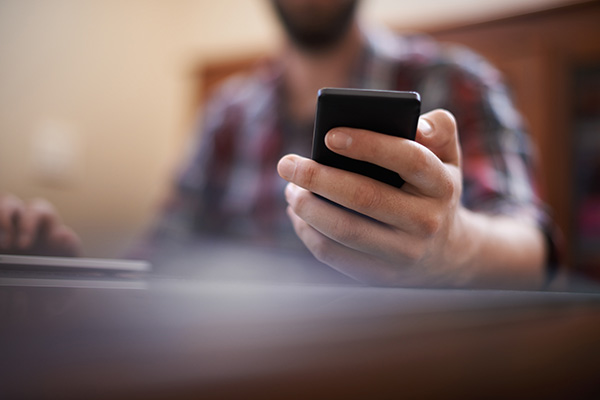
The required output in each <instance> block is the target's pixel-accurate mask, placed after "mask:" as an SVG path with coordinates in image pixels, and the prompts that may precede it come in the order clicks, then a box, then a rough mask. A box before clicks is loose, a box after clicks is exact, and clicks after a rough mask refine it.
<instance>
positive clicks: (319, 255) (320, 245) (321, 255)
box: [309, 236, 332, 264]
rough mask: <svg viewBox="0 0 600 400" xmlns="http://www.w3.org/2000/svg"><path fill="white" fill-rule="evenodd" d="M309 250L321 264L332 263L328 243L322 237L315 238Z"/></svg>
mask: <svg viewBox="0 0 600 400" xmlns="http://www.w3.org/2000/svg"><path fill="white" fill-rule="evenodd" d="M309 249H310V251H311V253H312V254H313V255H314V256H315V258H316V259H317V260H319V261H321V262H322V263H324V264H329V263H330V262H331V261H332V260H331V252H330V251H329V243H328V241H327V240H326V239H325V238H324V237H323V236H318V237H316V238H315V239H314V240H313V241H312V242H311V243H310V246H309Z"/></svg>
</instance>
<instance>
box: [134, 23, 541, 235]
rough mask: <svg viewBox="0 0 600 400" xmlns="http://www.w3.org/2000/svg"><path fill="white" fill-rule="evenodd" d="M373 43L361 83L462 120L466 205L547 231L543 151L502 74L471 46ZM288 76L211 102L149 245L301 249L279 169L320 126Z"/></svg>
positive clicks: (387, 37)
mask: <svg viewBox="0 0 600 400" xmlns="http://www.w3.org/2000/svg"><path fill="white" fill-rule="evenodd" d="M365 38H366V41H365V42H366V45H365V48H364V49H363V52H362V58H361V60H360V62H359V63H358V64H357V65H356V66H355V70H354V74H353V78H352V87H356V88H369V89H389V90H409V91H416V92H419V93H420V94H421V99H422V112H427V111H429V110H433V109H436V108H445V109H447V110H449V111H450V112H452V113H453V114H454V116H455V117H456V121H457V124H458V132H459V137H460V143H461V147H462V154H463V178H464V182H463V194H462V203H463V205H464V206H465V207H467V208H468V209H471V210H474V211H479V212H484V213H490V214H505V215H510V216H512V217H519V216H520V217H522V218H526V219H530V220H533V221H537V223H539V224H540V225H541V226H546V224H547V217H546V214H545V212H544V210H543V207H542V206H541V203H540V201H539V198H538V196H537V194H536V186H535V183H534V182H535V181H534V174H533V169H534V161H533V157H532V156H533V154H534V149H533V147H532V144H531V142H530V139H529V136H528V135H527V134H526V132H525V131H524V129H523V121H522V119H521V117H520V115H519V113H518V112H517V111H516V110H515V108H514V106H513V104H512V102H511V100H510V97H509V93H508V92H507V89H506V87H505V85H504V83H503V81H502V77H501V75H500V74H499V73H498V71H497V70H496V69H494V68H493V67H492V66H491V65H489V64H488V63H487V62H486V61H485V60H484V59H482V58H481V57H479V56H478V55H476V54H474V53H473V52H471V51H469V50H467V49H465V48H463V47H459V46H444V45H440V44H438V43H437V42H435V41H433V40H432V39H430V38H428V37H425V36H406V37H404V36H398V35H395V34H391V33H386V32H377V33H373V32H370V33H368V34H366V35H365ZM281 76H282V70H281V68H280V67H279V64H278V63H277V62H267V63H263V64H261V65H259V66H257V68H256V69H255V70H254V71H252V73H250V74H246V75H242V76H236V77H234V78H232V79H230V80H228V81H227V82H226V83H225V84H224V85H223V86H222V87H221V88H220V89H219V90H218V91H217V92H216V93H215V95H214V96H212V98H211V99H210V100H209V101H208V103H207V104H206V106H205V108H204V112H203V114H202V123H201V124H200V125H199V128H198V132H197V135H196V137H195V138H196V140H195V143H194V145H192V146H191V147H190V150H191V151H190V154H189V156H188V159H187V161H186V163H185V164H184V166H183V169H182V170H181V171H180V173H179V176H178V178H177V181H176V185H175V188H174V191H173V193H172V196H171V197H170V198H169V199H168V201H167V203H166V204H165V208H164V212H163V214H162V215H161V217H160V219H159V221H158V224H157V226H156V227H155V229H154V230H153V232H152V234H151V235H150V236H149V240H148V241H146V246H152V244H153V243H156V242H157V241H160V240H161V239H165V238H171V239H172V238H184V237H185V238H187V237H190V236H198V235H200V236H201V235H210V236H211V237H214V236H225V237H228V238H244V239H248V240H250V241H252V242H255V243H262V244H275V245H281V246H298V245H301V243H300V241H299V239H298V238H296V236H295V234H294V232H293V229H292V225H291V223H290V221H289V219H288V218H287V215H286V213H285V208H286V202H285V199H284V195H283V191H284V187H285V184H286V183H285V181H284V180H283V179H281V178H280V177H279V176H278V174H277V171H276V165H277V162H278V160H279V158H280V157H281V156H283V155H284V154H287V153H289V152H294V153H297V154H300V155H304V156H309V155H310V148H311V142H312V125H313V122H312V121H307V122H306V123H304V124H302V123H297V122H293V121H292V120H291V119H290V118H289V117H288V116H287V115H286V112H285V107H284V106H282V101H283V100H282V98H283V96H282V78H281ZM315 96H316V94H315Z"/></svg>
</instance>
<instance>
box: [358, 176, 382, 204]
mask: <svg viewBox="0 0 600 400" xmlns="http://www.w3.org/2000/svg"><path fill="white" fill-rule="evenodd" d="M380 204H381V192H380V191H379V190H378V188H377V186H376V185H375V183H374V182H366V183H364V184H362V185H360V186H357V187H356V188H355V189H354V193H353V194H352V206H354V207H355V208H356V209H358V210H370V209H374V208H376V207H378V206H379V205H380Z"/></svg>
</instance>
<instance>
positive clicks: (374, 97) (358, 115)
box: [312, 88, 421, 188]
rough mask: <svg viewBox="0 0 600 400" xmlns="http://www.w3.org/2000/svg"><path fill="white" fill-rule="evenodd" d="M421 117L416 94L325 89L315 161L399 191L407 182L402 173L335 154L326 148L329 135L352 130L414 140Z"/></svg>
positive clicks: (320, 104) (320, 103)
mask: <svg viewBox="0 0 600 400" xmlns="http://www.w3.org/2000/svg"><path fill="white" fill-rule="evenodd" d="M420 113H421V98H420V95H419V94H418V93H416V92H399V91H391V90H365V89H342V88H323V89H321V90H319V93H318V98H317V113H316V118H315V127H314V132H313V144H312V159H313V160H315V161H317V162H319V163H321V164H324V165H328V166H331V167H336V168H340V169H344V170H347V171H350V172H355V173H357V174H362V175H365V176H368V177H370V178H373V179H377V180H379V181H381V182H384V183H387V184H389V185H392V186H395V187H398V188H399V187H401V186H402V185H403V184H404V180H403V179H402V178H401V177H400V175H398V173H396V172H394V171H390V170H389V169H385V168H383V167H380V166H378V165H375V164H372V163H369V162H365V161H360V160H355V159H352V158H348V157H345V156H342V155H340V154H337V153H334V152H333V151H331V150H329V149H328V148H327V146H325V135H326V134H327V132H329V130H331V129H332V128H336V127H349V128H358V129H365V130H369V131H374V132H378V133H381V134H385V135H392V136H399V137H403V138H406V139H411V140H414V139H415V134H416V132H417V123H418V121H419V115H420Z"/></svg>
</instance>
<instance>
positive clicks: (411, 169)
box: [406, 144, 429, 175]
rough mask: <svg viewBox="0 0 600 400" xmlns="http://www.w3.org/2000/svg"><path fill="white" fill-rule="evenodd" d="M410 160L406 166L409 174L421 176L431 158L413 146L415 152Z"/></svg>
mask: <svg viewBox="0 0 600 400" xmlns="http://www.w3.org/2000/svg"><path fill="white" fill-rule="evenodd" d="M410 158H411V160H410V162H408V163H407V164H406V166H407V169H408V173H409V174H411V175H420V174H422V173H423V172H424V171H425V170H426V169H427V166H428V164H429V156H428V154H427V153H425V151H423V149H421V148H418V147H417V146H415V145H414V144H413V151H412V153H411V157H410Z"/></svg>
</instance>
